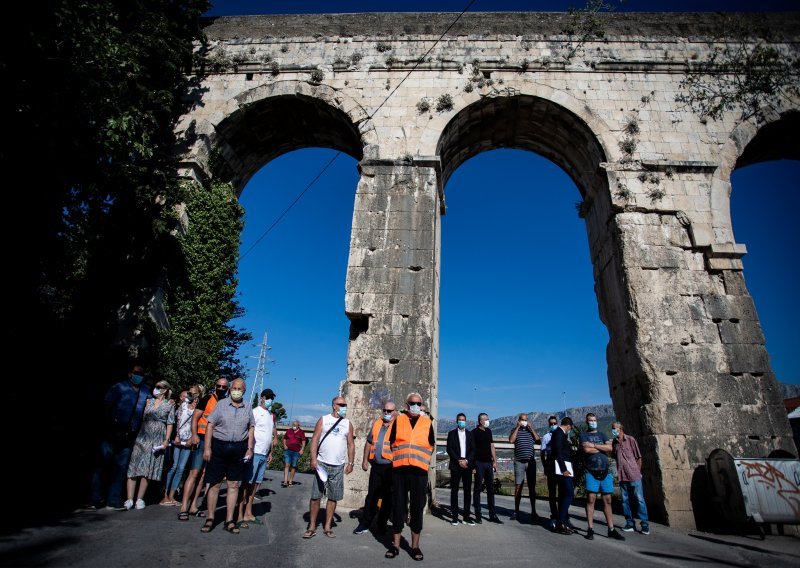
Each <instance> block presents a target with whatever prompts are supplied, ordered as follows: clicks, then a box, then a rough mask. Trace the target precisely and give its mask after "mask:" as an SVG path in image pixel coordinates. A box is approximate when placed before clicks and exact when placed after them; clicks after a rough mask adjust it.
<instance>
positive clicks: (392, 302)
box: [343, 159, 442, 508]
mask: <svg viewBox="0 0 800 568" xmlns="http://www.w3.org/2000/svg"><path fill="white" fill-rule="evenodd" d="M360 171H361V179H360V181H359V184H358V190H357V193H356V200H355V210H354V213H353V228H352V236H351V239H350V259H349V262H348V266H347V283H346V294H345V310H346V312H347V316H348V317H349V318H350V343H349V348H348V353H347V380H346V382H345V385H344V389H343V391H344V392H343V394H344V396H345V397H346V399H347V403H348V417H349V418H350V419H351V420H352V421H353V427H354V428H355V435H356V456H357V458H356V468H355V471H354V473H353V474H351V475H350V476H349V477H348V479H347V486H346V487H347V490H346V492H345V498H344V503H343V505H344V506H346V507H351V508H357V507H361V506H362V505H363V504H364V498H365V497H366V490H367V480H368V475H367V473H365V472H364V471H363V470H362V469H361V467H360V463H361V459H362V458H361V456H362V455H363V451H364V443H365V440H366V436H367V434H368V433H369V428H370V427H371V425H372V423H373V421H374V420H375V419H376V418H378V417H379V416H380V409H381V407H382V403H383V402H384V401H385V400H387V399H391V400H394V401H395V403H397V407H398V409H403V408H404V403H405V399H406V395H407V394H408V393H409V392H412V391H416V392H419V393H420V394H421V395H422V399H423V401H424V403H425V404H426V405H427V406H428V407H429V409H430V411H431V413H432V414H433V415H434V416H436V415H437V411H438V408H437V406H438V396H437V386H438V363H439V248H440V246H439V245H440V226H441V225H440V214H441V203H442V201H441V188H440V186H439V177H440V176H439V161H438V160H437V159H431V160H420V159H415V160H414V161H413V162H411V161H407V160H400V161H387V160H380V161H378V160H369V161H367V160H365V161H363V162H362V163H361V164H360ZM434 475H435V474H434ZM434 478H435V477H434Z"/></svg>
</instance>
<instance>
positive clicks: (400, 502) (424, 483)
mask: <svg viewBox="0 0 800 568" xmlns="http://www.w3.org/2000/svg"><path fill="white" fill-rule="evenodd" d="M406 467H408V468H411V469H412V470H417V471H422V470H420V469H419V468H416V467H413V466H406ZM398 469H399V470H401V471H398ZM403 469H406V468H397V469H395V470H394V471H392V529H393V530H394V534H399V533H401V532H403V527H404V526H405V524H406V504H408V507H409V509H410V513H411V525H410V526H411V532H415V533H421V532H422V512H423V511H424V510H425V499H427V497H428V473H427V472H423V473H422V475H418V474H416V473H415V472H413V471H409V470H406V471H402V470H403Z"/></svg>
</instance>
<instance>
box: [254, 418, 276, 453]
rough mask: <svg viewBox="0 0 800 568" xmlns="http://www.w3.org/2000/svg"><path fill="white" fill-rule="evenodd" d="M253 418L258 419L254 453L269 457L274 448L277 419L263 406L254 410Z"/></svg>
mask: <svg viewBox="0 0 800 568" xmlns="http://www.w3.org/2000/svg"><path fill="white" fill-rule="evenodd" d="M253 417H254V418H255V419H256V428H255V432H254V435H255V439H256V444H255V449H254V450H253V453H254V454H263V455H267V454H268V453H269V449H270V447H271V446H272V432H273V431H274V429H275V418H274V417H273V415H272V413H271V412H270V411H269V410H267V409H266V408H264V407H263V406H258V407H257V408H254V409H253Z"/></svg>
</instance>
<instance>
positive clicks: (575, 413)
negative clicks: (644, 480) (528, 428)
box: [436, 383, 800, 436]
mask: <svg viewBox="0 0 800 568" xmlns="http://www.w3.org/2000/svg"><path fill="white" fill-rule="evenodd" d="M778 384H779V385H780V387H781V394H782V395H783V398H794V397H798V396H800V385H790V384H787V383H778ZM589 412H594V413H595V414H596V415H597V429H598V430H600V431H601V432H605V433H606V434H610V432H611V423H612V422H613V421H614V420H615V415H614V407H613V406H611V405H610V404H596V405H594V406H578V407H576V408H568V409H567V416H569V417H570V418H572V421H573V422H575V423H576V424H583V423H584V422H585V420H586V414H587V413H589ZM552 414H553V413H551V412H540V411H537V410H533V411H530V412H528V421H529V422H530V423H531V424H532V425H533V427H534V428H535V429H536V430H537V431H538V432H539V433H540V434H542V433H544V432H545V431H546V429H547V419H548V418H549V417H550V416H551V415H552ZM562 414H563V413H560V412H559V413H558V418H559V420H560V419H561V418H562ZM490 422H491V426H490V427H491V429H492V434H494V435H495V436H508V435H509V434H510V433H511V430H512V429H513V428H514V426H515V425H516V423H517V416H516V415H513V416H500V417H498V418H491V420H490ZM455 427H456V421H455V420H452V419H438V420H436V431H437V432H438V433H439V434H445V433H447V432H449V431H450V430H452V429H453V428H455ZM467 427H468V428H470V429H472V428H474V427H475V420H467Z"/></svg>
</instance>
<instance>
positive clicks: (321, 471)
mask: <svg viewBox="0 0 800 568" xmlns="http://www.w3.org/2000/svg"><path fill="white" fill-rule="evenodd" d="M317 476H319V480H320V481H321V482H322V483H325V482H326V481H328V472H327V471H326V470H325V468H324V467H322V464H321V463H318V464H317Z"/></svg>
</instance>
